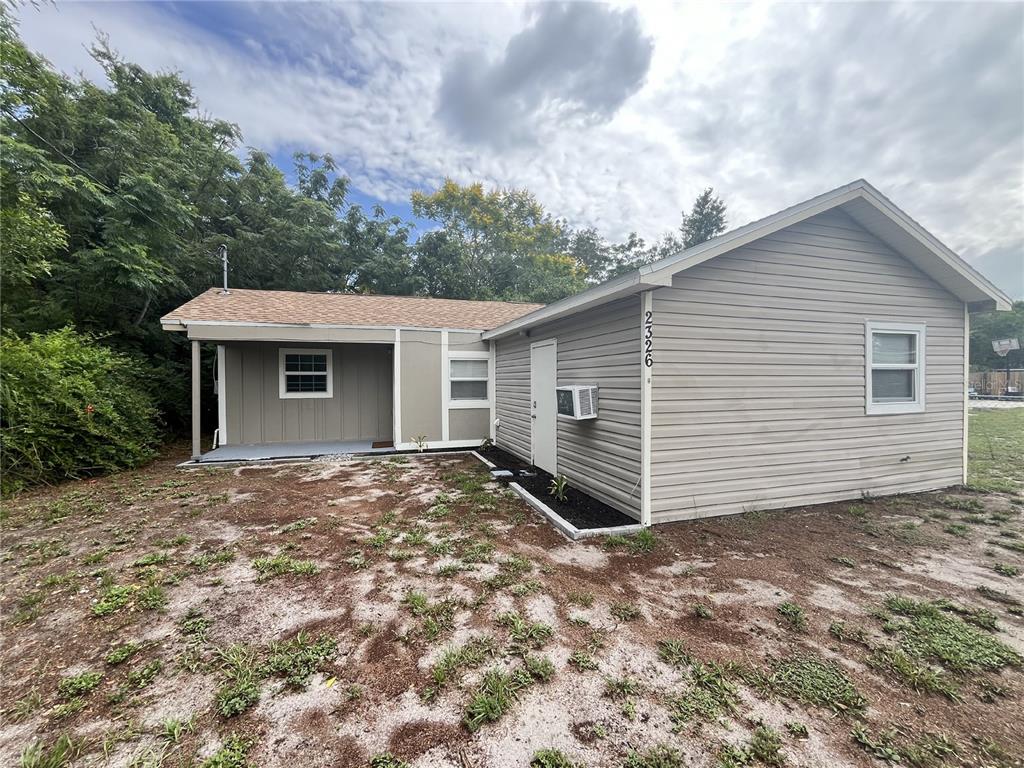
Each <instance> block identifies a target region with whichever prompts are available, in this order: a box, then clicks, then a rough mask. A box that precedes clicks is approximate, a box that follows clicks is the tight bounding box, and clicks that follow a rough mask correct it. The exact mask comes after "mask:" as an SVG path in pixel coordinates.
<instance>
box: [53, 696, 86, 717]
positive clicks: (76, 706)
mask: <svg viewBox="0 0 1024 768" xmlns="http://www.w3.org/2000/svg"><path fill="white" fill-rule="evenodd" d="M83 709H85V699H83V698H81V697H77V696H76V697H75V698H73V699H68V700H67V701H65V702H62V703H61V704H58V705H57V706H56V707H54V708H53V709H52V710H50V714H52V715H53V717H54V718H56V719H57V720H61V719H63V718H65V717H70V716H71V715H73V714H75V713H76V712H81V711H82V710H83Z"/></svg>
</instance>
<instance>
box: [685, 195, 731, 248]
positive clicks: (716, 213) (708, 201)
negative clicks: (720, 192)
mask: <svg viewBox="0 0 1024 768" xmlns="http://www.w3.org/2000/svg"><path fill="white" fill-rule="evenodd" d="M725 223H726V221H725V203H724V202H722V199H721V198H720V197H716V196H715V190H714V189H712V188H711V187H708V188H707V189H705V190H704V191H703V192H701V193H700V194H699V195H698V196H697V199H696V200H695V201H694V203H693V208H692V209H691V210H690V212H689V213H688V214H687V213H685V212H684V213H683V223H682V225H681V226H680V227H679V232H680V234H681V235H682V244H683V248H692V247H693V246H695V245H699V244H700V243H703V242H704V241H705V240H710V239H711V238H712V237H715V236H716V235H720V234H722V233H723V232H725Z"/></svg>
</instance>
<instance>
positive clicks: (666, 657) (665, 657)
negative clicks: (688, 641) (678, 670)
mask: <svg viewBox="0 0 1024 768" xmlns="http://www.w3.org/2000/svg"><path fill="white" fill-rule="evenodd" d="M658 658H660V659H661V660H662V661H664V662H665V663H666V664H669V665H671V666H673V667H684V666H686V665H688V664H690V662H691V661H692V660H693V658H692V657H691V656H690V654H689V653H688V652H687V650H686V646H685V645H684V644H683V642H682V641H681V640H674V639H668V640H659V641H658Z"/></svg>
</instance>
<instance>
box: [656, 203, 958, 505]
mask: <svg viewBox="0 0 1024 768" xmlns="http://www.w3.org/2000/svg"><path fill="white" fill-rule="evenodd" d="M866 320H874V321H880V322H883V321H888V322H907V323H925V324H926V326H927V334H926V335H927V339H926V345H927V346H926V350H925V354H926V358H925V362H926V366H925V367H926V408H927V410H926V411H925V412H924V413H915V414H897V415H877V416H867V415H866V414H865V413H864V397H865V384H866V378H865V339H864V323H865V321H866ZM654 322H655V339H656V348H655V366H654V371H653V378H652V396H651V400H652V416H651V487H652V492H651V497H652V498H651V511H652V520H653V522H656V523H657V522H665V521H668V520H679V519H687V518H695V517H706V516H711V515H720V514H731V513H736V512H742V511H744V510H745V509H771V508H779V507H786V506H795V505H801V504H813V503H819V502H826V501H835V500H840V499H848V498H854V497H857V496H860V495H861V494H862V493H864V492H870V493H874V494H886V493H898V492H905V491H919V490H926V489H930V488H939V487H943V486H948V485H953V484H956V483H959V482H960V481H961V476H962V475H961V473H962V463H963V453H962V440H963V426H964V425H963V397H964V394H963V392H964V381H963V355H964V346H963V345H964V340H963V334H964V327H963V322H964V320H963V305H962V304H961V303H960V302H959V301H958V300H957V299H956V298H955V297H953V296H951V295H950V294H948V293H946V291H945V290H943V289H942V288H941V287H940V286H938V285H937V284H936V283H934V282H933V281H932V280H930V279H929V278H928V277H927V276H925V275H924V274H922V273H921V272H920V271H918V270H917V269H916V268H915V267H914V266H913V265H911V264H910V263H909V262H908V261H906V260H905V259H903V258H901V257H900V256H899V255H897V254H896V253H894V252H893V251H892V250H891V249H890V248H888V247H887V246H886V245H885V244H884V243H882V242H881V241H880V240H878V239H877V238H875V237H874V236H872V235H871V234H870V233H868V232H867V231H866V230H864V229H862V228H861V227H860V226H859V225H858V224H856V223H855V222H854V221H853V220H852V219H851V218H849V217H848V216H846V215H845V214H843V213H841V212H830V213H827V214H822V215H820V216H816V217H814V218H812V219H809V220H808V221H806V222H803V223H801V224H798V225H795V226H793V227H789V228H787V229H784V230H782V231H780V232H777V233H775V234H773V235H771V236H769V237H765V238H762V239H760V240H757V241H755V242H753V243H751V244H750V245H748V246H745V247H743V248H740V249H738V250H736V251H733V252H732V253H729V254H726V255H724V256H720V257H718V258H716V259H713V260H711V261H709V262H707V263H706V264H703V265H700V266H698V267H695V268H693V269H691V270H687V271H685V272H683V273H680V274H679V275H677V276H676V278H675V279H674V281H673V285H672V287H671V288H661V289H658V290H656V291H655V292H654ZM906 457H909V459H908V460H906V461H902V462H901V459H905V458H906Z"/></svg>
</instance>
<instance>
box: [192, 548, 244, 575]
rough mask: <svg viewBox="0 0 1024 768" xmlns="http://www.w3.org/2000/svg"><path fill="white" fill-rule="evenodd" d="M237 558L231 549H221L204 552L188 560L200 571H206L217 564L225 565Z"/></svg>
mask: <svg viewBox="0 0 1024 768" xmlns="http://www.w3.org/2000/svg"><path fill="white" fill-rule="evenodd" d="M234 559H235V553H234V552H233V551H232V550H230V549H219V550H217V551H216V552H203V553H202V554H198V555H196V556H195V557H193V558H192V559H191V560H189V561H188V564H189V565H191V566H192V567H193V568H196V569H198V570H200V571H206V570H209V569H210V568H212V567H213V566H215V565H224V564H225V563H230V562H231V561H232V560H234Z"/></svg>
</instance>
